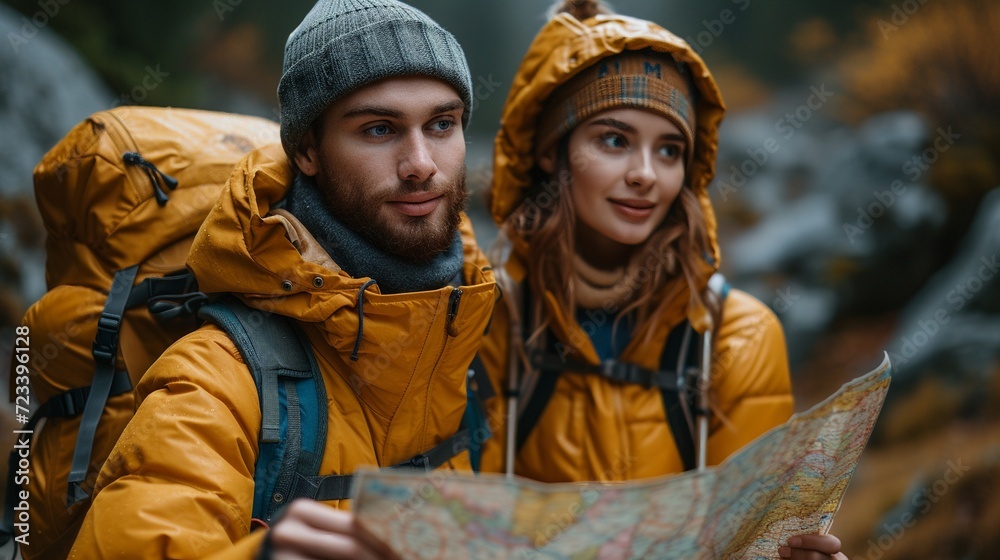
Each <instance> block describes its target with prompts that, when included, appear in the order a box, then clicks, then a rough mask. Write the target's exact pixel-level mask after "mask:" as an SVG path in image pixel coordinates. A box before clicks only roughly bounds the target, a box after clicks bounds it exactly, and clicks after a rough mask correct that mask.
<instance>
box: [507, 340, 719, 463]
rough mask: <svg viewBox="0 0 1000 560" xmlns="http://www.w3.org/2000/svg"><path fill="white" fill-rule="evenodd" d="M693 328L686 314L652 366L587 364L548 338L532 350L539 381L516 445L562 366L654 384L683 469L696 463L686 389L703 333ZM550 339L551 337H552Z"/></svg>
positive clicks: (534, 421)
mask: <svg viewBox="0 0 1000 560" xmlns="http://www.w3.org/2000/svg"><path fill="white" fill-rule="evenodd" d="M693 333H694V330H693V329H692V328H691V327H690V325H689V324H688V322H687V320H685V321H684V322H682V323H681V324H680V325H677V326H676V327H674V329H673V330H671V331H670V335H669V336H668V337H667V341H666V343H665V344H664V347H663V354H662V355H661V357H660V369H659V370H655V371H654V370H649V369H645V368H643V367H641V366H638V365H635V364H631V363H628V362H621V361H618V360H613V359H612V360H605V361H604V362H602V363H601V364H600V365H593V364H587V363H583V362H579V361H577V360H572V359H568V358H563V357H560V356H559V355H558V354H556V353H555V352H554V351H553V350H552V348H551V346H552V345H551V344H549V348H548V349H547V350H545V351H544V352H537V353H534V354H533V355H532V364H533V366H534V367H536V368H537V369H538V370H539V375H538V383H537V384H536V385H535V388H534V391H532V393H531V396H530V397H529V399H528V403H527V404H526V405H525V409H524V412H522V413H521V415H520V417H519V418H518V421H517V424H518V425H517V449H520V448H521V446H523V445H524V443H525V441H527V439H528V436H529V435H531V430H532V429H533V428H534V427H535V425H536V424H537V423H538V420H539V419H540V418H541V416H542V413H543V412H544V411H545V407H546V405H547V404H548V402H549V399H550V398H551V397H552V394H553V393H554V392H555V387H556V383H557V382H558V380H559V376H560V375H561V374H562V372H564V371H565V372H573V373H583V374H590V375H599V376H601V377H604V378H605V379H608V380H609V381H612V382H615V383H631V384H637V385H643V386H646V387H655V388H657V389H659V390H660V392H661V394H662V395H663V406H664V411H665V413H666V419H667V423H668V425H669V426H670V431H671V433H672V435H673V436H674V441H675V442H676V444H677V449H678V452H679V453H680V456H681V460H682V461H683V463H684V469H685V470H690V469H693V468H694V467H695V457H696V452H695V442H694V435H693V422H692V421H691V420H690V419H689V416H690V413H689V412H688V411H690V410H692V409H693V407H694V404H693V402H694V401H693V398H694V397H693V395H692V394H691V391H689V390H688V387H689V385H690V381H691V380H690V377H691V375H693V374H694V373H697V367H698V356H699V353H698V348H699V346H700V337H698V336H692V335H693ZM549 338H550V340H551V337H549Z"/></svg>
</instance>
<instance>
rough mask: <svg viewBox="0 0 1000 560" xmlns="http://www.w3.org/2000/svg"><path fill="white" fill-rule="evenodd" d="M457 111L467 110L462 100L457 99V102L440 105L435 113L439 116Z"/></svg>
mask: <svg viewBox="0 0 1000 560" xmlns="http://www.w3.org/2000/svg"><path fill="white" fill-rule="evenodd" d="M456 109H462V110H464V109H465V102H464V101H462V100H461V99H455V100H453V101H449V102H447V103H442V104H441V105H438V106H437V107H435V108H434V111H433V113H434V114H435V115H439V114H441V113H450V112H452V111H454V110H456Z"/></svg>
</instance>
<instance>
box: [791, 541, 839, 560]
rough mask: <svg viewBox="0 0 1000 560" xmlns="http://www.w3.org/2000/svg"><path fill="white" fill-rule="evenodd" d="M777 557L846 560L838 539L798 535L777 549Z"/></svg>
mask: <svg viewBox="0 0 1000 560" xmlns="http://www.w3.org/2000/svg"><path fill="white" fill-rule="evenodd" d="M778 556H781V557H782V558H791V559H792V560H829V559H831V558H832V559H833V560H847V556H845V555H844V553H843V552H841V551H840V539H838V538H837V537H835V536H833V535H799V536H797V537H791V538H790V539H788V546H782V547H779V548H778Z"/></svg>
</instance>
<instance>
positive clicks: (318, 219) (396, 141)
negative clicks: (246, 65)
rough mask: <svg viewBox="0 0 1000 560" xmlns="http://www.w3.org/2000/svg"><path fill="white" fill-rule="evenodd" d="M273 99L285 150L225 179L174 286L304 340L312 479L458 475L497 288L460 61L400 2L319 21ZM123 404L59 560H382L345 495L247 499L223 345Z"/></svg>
mask: <svg viewBox="0 0 1000 560" xmlns="http://www.w3.org/2000/svg"><path fill="white" fill-rule="evenodd" d="M278 98H279V101H280V104H281V140H282V143H281V146H277V145H276V146H274V147H272V148H271V149H267V148H265V149H262V150H259V151H257V152H254V153H251V154H250V155H249V156H248V158H247V159H245V160H244V161H243V162H242V163H241V164H240V165H239V166H238V167H237V169H236V170H235V172H234V174H233V176H232V178H231V179H230V182H229V185H228V187H227V189H226V190H225V191H224V192H223V195H222V197H221V198H220V200H219V202H218V203H217V204H216V206H215V208H214V209H213V211H212V212H211V214H210V215H209V217H208V219H207V220H206V222H205V224H204V225H203V226H202V228H201V230H200V232H199V234H198V237H197V239H196V240H195V243H194V246H193V247H192V250H191V253H190V255H189V257H188V267H189V268H190V269H191V270H192V271H193V272H194V274H195V276H196V277H197V279H198V284H199V287H200V288H201V289H202V290H203V291H205V292H208V293H210V294H232V295H234V296H235V297H237V298H238V299H239V300H241V301H242V302H243V304H245V305H246V306H248V307H250V308H252V309H255V310H259V311H260V312H261V313H262V316H266V315H268V314H277V315H282V316H285V317H288V318H291V319H293V320H294V322H295V324H296V325H297V326H298V327H299V328H300V329H301V332H302V333H303V334H304V337H305V339H306V340H307V342H308V346H309V347H310V349H311V351H312V353H313V355H314V357H315V361H316V364H317V365H318V368H319V370H320V371H321V373H322V379H323V385H324V387H323V388H324V389H325V394H326V403H327V411H326V434H327V436H326V447H325V449H322V450H313V452H314V453H315V455H316V456H317V457H318V459H317V460H318V461H319V463H320V468H319V472H320V473H321V474H324V475H350V474H351V473H353V472H354V471H355V470H356V469H358V468H360V467H363V466H378V467H388V466H393V465H397V464H400V463H405V462H407V461H408V460H412V458H414V457H419V458H422V464H423V465H424V466H426V467H430V468H435V467H443V468H454V469H468V468H469V467H470V460H469V456H468V453H466V452H464V451H461V449H462V446H461V445H454V446H451V447H449V444H450V441H451V439H453V438H454V436H455V434H456V433H458V432H459V431H460V427H461V424H462V418H463V415H464V414H465V410H466V406H467V395H466V378H467V370H468V367H469V364H470V362H471V361H472V359H473V357H474V356H475V353H476V350H477V348H478V346H479V343H480V340H481V338H482V334H483V331H484V330H485V328H486V326H487V323H488V321H489V317H490V314H491V312H492V307H493V302H494V300H495V294H494V289H495V283H494V279H493V275H492V272H490V268H489V265H488V261H487V260H486V258H485V257H484V256H483V254H482V252H481V251H480V250H479V249H478V248H477V247H476V245H475V243H474V241H473V234H472V230H471V226H470V224H469V222H468V220H467V218H465V216H464V215H463V213H462V210H463V207H464V203H465V200H466V190H465V165H464V160H465V136H464V129H465V127H466V125H467V123H468V120H469V114H470V110H471V108H472V94H471V78H470V74H469V69H468V65H467V62H466V59H465V56H464V54H463V52H462V49H461V48H460V46H459V45H458V43H457V42H456V41H455V39H454V37H453V36H452V35H451V34H450V33H448V32H447V31H445V30H444V29H442V28H441V27H440V26H439V25H438V24H437V23H435V22H434V21H433V20H431V19H430V18H429V17H428V16H426V15H425V14H423V13H422V12H420V11H418V10H416V9H414V8H412V7H410V6H408V5H405V4H402V3H400V2H396V1H394V0H321V1H320V2H318V3H317V4H316V5H315V7H314V8H313V9H312V10H311V11H310V12H309V14H308V15H307V16H306V18H305V20H304V21H303V22H302V23H301V24H300V25H299V27H298V28H297V29H296V30H295V31H293V32H292V34H291V36H290V37H289V39H288V42H287V45H286V48H285V59H284V72H283V75H282V78H281V81H280V84H279V86H278ZM137 394H138V396H139V398H141V399H142V401H141V405H140V406H139V408H138V410H137V412H136V414H135V417H134V418H133V420H132V421H131V423H130V424H129V426H128V428H127V429H126V431H125V433H124V434H123V435H122V437H121V438H120V439H119V441H118V445H117V446H116V447H115V450H114V452H113V453H112V454H111V457H110V458H109V459H108V461H107V462H106V463H105V465H104V467H103V469H102V471H101V473H100V476H99V479H98V482H97V487H96V490H95V498H94V501H93V505H92V506H91V509H90V510H89V512H88V514H87V518H86V521H85V522H84V525H83V528H82V529H81V531H80V536H79V537H78V539H77V541H76V543H75V547H74V549H73V555H72V556H73V557H78V558H99V557H138V558H216V557H226V558H257V557H262V556H266V557H272V556H273V557H275V558H279V557H295V558H340V557H344V558H355V557H381V556H390V555H391V553H390V552H389V551H388V550H387V549H386V548H385V547H384V546H383V545H382V544H381V543H379V542H377V541H376V540H375V539H373V538H371V537H370V535H368V534H367V533H365V532H364V531H363V529H361V528H360V527H359V526H358V525H357V524H356V523H355V522H354V520H353V518H352V517H351V515H350V513H349V512H348V511H346V510H348V509H349V500H348V499H346V495H344V493H343V492H341V494H340V495H339V497H333V498H331V495H330V494H326V495H323V494H322V493H320V494H315V493H313V494H305V495H307V496H311V497H312V498H313V499H299V500H297V501H295V503H293V504H291V505H290V506H289V507H287V508H286V507H284V506H285V505H287V504H288V503H289V502H291V501H292V498H294V497H295V496H294V495H292V496H289V495H284V494H279V493H274V494H273V495H271V496H255V481H254V475H255V470H256V469H258V468H262V467H260V465H259V463H258V458H259V455H260V448H261V447H260V444H261V441H260V439H261V438H260V435H259V434H260V432H261V423H262V413H261V410H260V408H261V405H260V403H259V402H258V393H257V388H256V387H255V384H254V380H253V378H252V376H251V374H250V373H249V371H248V366H247V365H246V363H245V361H244V359H243V358H242V357H241V355H240V352H239V351H238V349H237V347H236V346H235V345H234V344H233V342H232V340H231V339H230V338H229V336H228V335H227V334H226V333H225V332H224V331H223V330H221V329H220V328H219V327H217V326H215V325H212V324H208V325H206V326H204V327H202V328H200V329H198V330H197V331H195V332H193V333H191V334H189V335H188V336H186V337H184V338H183V339H181V340H180V341H178V342H177V343H176V344H174V345H173V346H172V347H171V348H170V349H169V350H167V352H165V353H164V354H163V355H162V356H161V357H160V359H159V360H158V361H157V362H156V363H155V364H154V365H153V366H152V367H151V368H150V369H149V370H148V372H147V373H146V375H145V376H144V377H143V380H142V382H141V383H140V385H139V386H138V388H137ZM297 398H299V399H300V400H301V399H303V398H304V397H303V396H302V395H298V396H297ZM289 406H291V405H289ZM445 448H448V449H453V450H459V451H460V452H459V453H458V454H454V455H453V454H452V453H443V452H442V449H445ZM345 488H346V486H345ZM255 502H256V503H255ZM261 502H265V503H264V504H263V509H262V511H266V512H270V513H273V514H274V515H273V516H272V515H270V514H268V515H266V516H257V515H255V512H257V511H258V510H259V509H260V508H261V507H262V506H261ZM279 512H280V513H281V515H279V514H278V513H279ZM261 517H262V518H261ZM267 525H270V527H269V528H268V527H267ZM258 527H260V530H253V529H256V528H258Z"/></svg>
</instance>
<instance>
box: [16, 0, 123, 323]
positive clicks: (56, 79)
mask: <svg viewBox="0 0 1000 560" xmlns="http://www.w3.org/2000/svg"><path fill="white" fill-rule="evenodd" d="M0 36H2V37H4V38H5V40H4V41H3V45H2V46H0V131H3V132H2V134H0V255H2V256H0V261H3V262H2V263H0V268H2V269H4V270H8V268H9V269H10V270H13V271H14V272H13V273H12V274H6V273H5V274H3V276H2V278H0V290H4V292H5V293H4V294H3V296H2V298H0V299H2V300H3V301H4V302H5V303H6V305H5V306H4V307H5V309H8V310H10V309H14V308H17V309H19V311H20V312H23V311H24V308H25V307H26V306H27V305H28V304H30V303H31V302H33V301H34V300H36V299H38V298H39V297H41V295H42V294H43V293H44V292H45V276H44V255H43V252H42V251H41V250H40V247H41V236H42V235H43V231H42V230H41V229H40V227H38V226H39V224H40V220H39V219H38V218H37V210H36V209H35V206H34V195H33V194H32V180H31V173H32V170H33V169H34V167H35V164H37V163H38V161H39V160H40V159H41V158H42V156H43V155H44V154H45V152H46V151H48V150H49V148H51V147H52V146H53V145H54V144H55V143H56V142H57V141H58V140H59V139H60V138H62V136H63V135H65V134H66V133H67V132H68V131H69V130H70V129H71V128H72V127H73V126H74V125H75V124H77V123H78V122H80V121H81V120H83V119H84V118H86V117H87V116H88V115H89V114H91V113H93V112H94V111H97V110H100V109H105V108H108V107H110V106H111V105H112V103H113V102H114V95H112V93H111V92H110V91H109V90H108V89H107V88H105V86H103V85H102V84H101V83H100V82H99V80H98V78H97V76H96V75H95V74H94V72H93V71H92V70H91V69H90V68H88V67H87V65H86V64H84V63H83V62H82V61H81V59H80V57H78V56H77V55H76V53H75V52H74V51H73V50H72V49H71V48H70V47H69V46H67V45H66V44H65V43H64V42H63V41H62V40H61V39H60V38H59V37H57V36H56V35H55V34H54V33H51V32H50V30H49V29H47V28H46V27H45V26H44V25H43V26H41V27H39V26H38V25H37V24H36V22H34V21H33V20H32V19H31V18H25V17H23V16H21V14H19V13H18V12H15V11H13V10H11V9H9V8H7V7H6V6H4V5H0ZM4 315H5V317H4V318H3V319H4V322H5V323H6V322H7V321H8V320H9V317H7V316H6V315H7V313H5V314H4Z"/></svg>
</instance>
